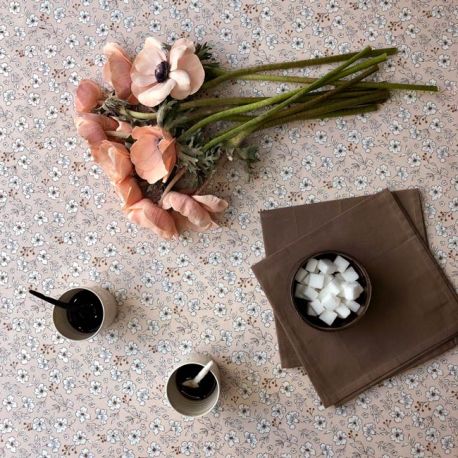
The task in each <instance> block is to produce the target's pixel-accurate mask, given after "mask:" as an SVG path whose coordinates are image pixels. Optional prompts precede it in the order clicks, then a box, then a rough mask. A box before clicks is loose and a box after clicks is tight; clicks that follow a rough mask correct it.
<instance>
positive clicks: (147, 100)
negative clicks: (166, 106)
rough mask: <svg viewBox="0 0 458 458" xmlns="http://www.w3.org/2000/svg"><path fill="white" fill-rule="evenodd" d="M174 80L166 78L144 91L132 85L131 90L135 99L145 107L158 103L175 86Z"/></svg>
mask: <svg viewBox="0 0 458 458" xmlns="http://www.w3.org/2000/svg"><path fill="white" fill-rule="evenodd" d="M175 85H176V81H175V80H172V79H168V80H167V81H164V82H163V83H157V84H155V85H153V86H151V87H150V88H149V89H146V90H144V91H142V92H141V91H138V89H137V87H136V86H134V85H132V92H133V93H134V95H135V96H136V97H137V99H138V100H139V101H140V102H141V103H143V105H146V106H147V107H155V106H156V105H159V104H160V103H161V102H162V101H163V100H164V99H165V98H166V97H167V96H168V95H169V94H170V92H171V91H172V89H173V88H174V87H175Z"/></svg>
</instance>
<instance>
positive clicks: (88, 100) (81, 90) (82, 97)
mask: <svg viewBox="0 0 458 458" xmlns="http://www.w3.org/2000/svg"><path fill="white" fill-rule="evenodd" d="M103 99H104V97H103V93H102V88H101V87H100V86H99V85H98V84H97V83H96V82H95V81H92V80H81V81H80V83H79V84H78V88H77V89H76V95H75V108H76V111H77V112H79V113H90V112H91V111H92V110H93V109H94V108H96V107H97V106H98V105H99V104H100V102H101V101H102V100H103Z"/></svg>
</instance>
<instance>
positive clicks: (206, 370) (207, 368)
mask: <svg viewBox="0 0 458 458" xmlns="http://www.w3.org/2000/svg"><path fill="white" fill-rule="evenodd" d="M213 364H215V363H214V362H213V360H210V361H209V362H208V363H207V364H205V366H204V367H203V368H202V369H201V370H200V372H199V373H198V374H197V375H196V376H195V377H194V380H193V382H194V383H196V384H199V383H200V382H201V381H202V379H203V378H204V377H205V376H206V375H207V374H208V373H209V372H210V369H211V368H212V366H213Z"/></svg>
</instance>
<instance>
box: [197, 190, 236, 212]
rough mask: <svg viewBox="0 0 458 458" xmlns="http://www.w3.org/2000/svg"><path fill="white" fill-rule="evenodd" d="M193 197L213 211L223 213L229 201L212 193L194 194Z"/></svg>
mask: <svg viewBox="0 0 458 458" xmlns="http://www.w3.org/2000/svg"><path fill="white" fill-rule="evenodd" d="M192 198H193V199H194V200H196V201H197V202H199V203H200V204H201V205H202V206H203V207H204V208H205V209H206V210H207V211H209V212H211V213H221V212H223V211H224V210H226V208H227V207H228V203H227V202H226V201H225V200H223V199H220V198H219V197H216V196H212V195H211V194H207V195H205V196H192Z"/></svg>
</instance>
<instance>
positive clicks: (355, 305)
mask: <svg viewBox="0 0 458 458" xmlns="http://www.w3.org/2000/svg"><path fill="white" fill-rule="evenodd" d="M345 305H346V306H347V307H348V308H349V309H350V310H351V311H352V312H355V313H356V312H357V311H358V310H359V309H360V308H361V305H359V304H358V302H356V301H351V300H350V301H345Z"/></svg>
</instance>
